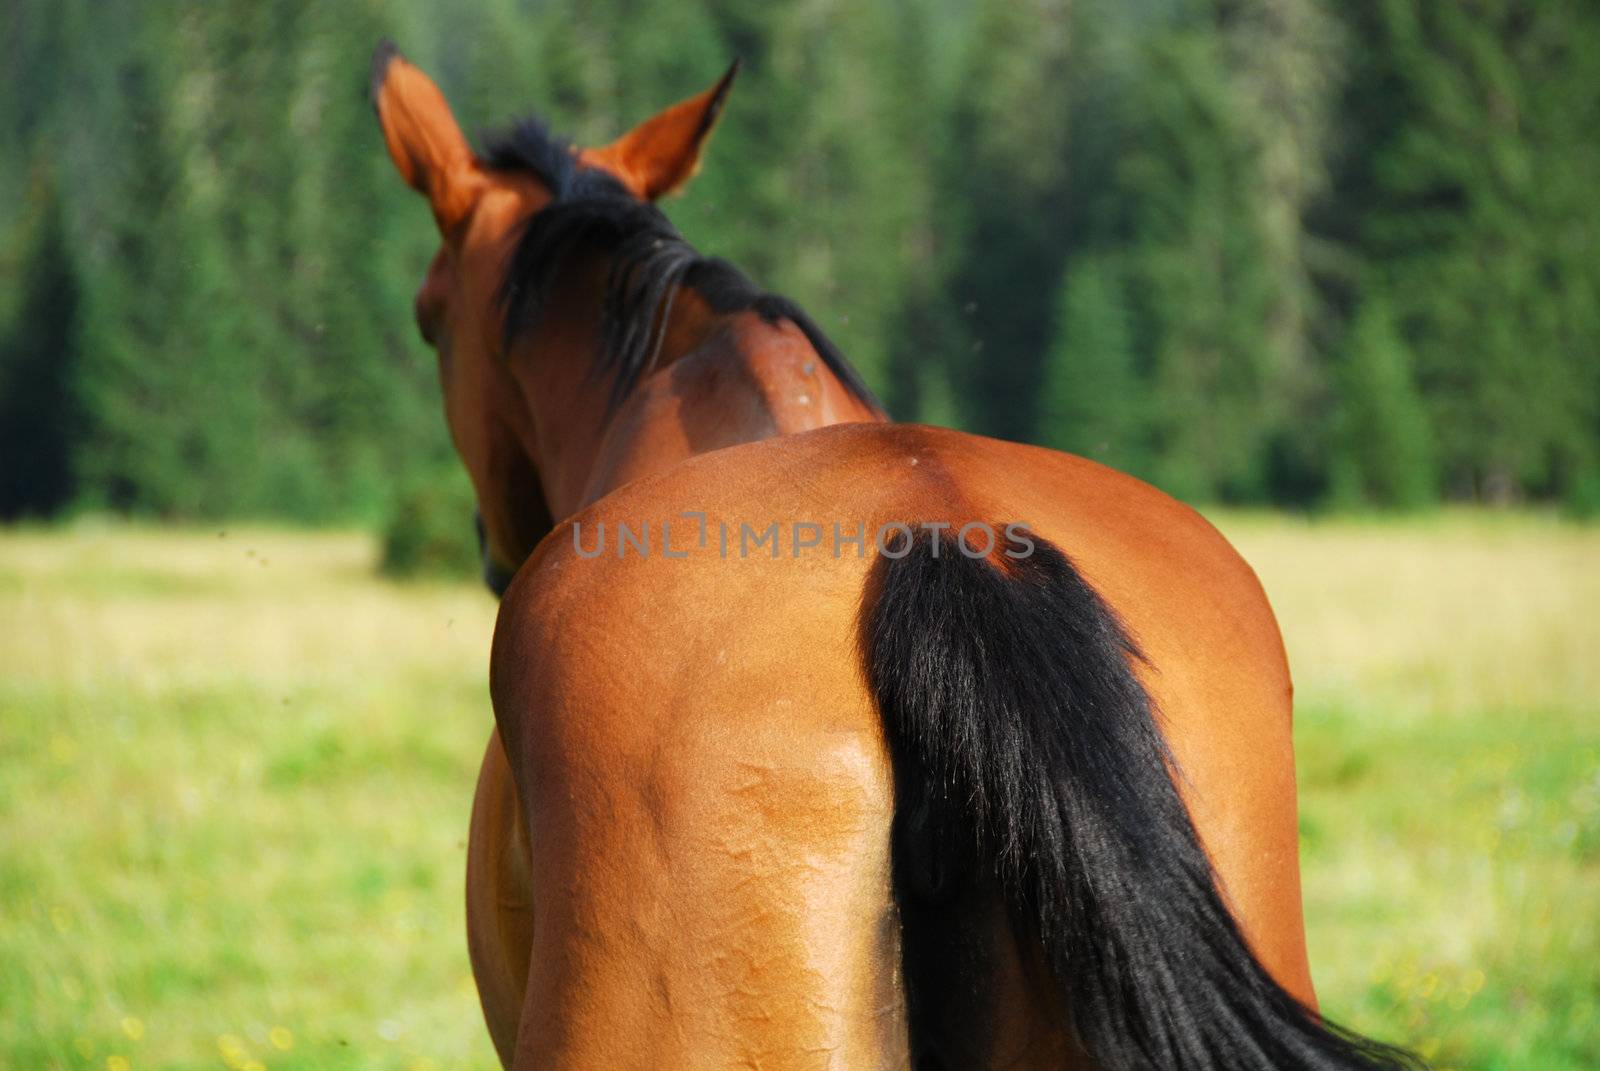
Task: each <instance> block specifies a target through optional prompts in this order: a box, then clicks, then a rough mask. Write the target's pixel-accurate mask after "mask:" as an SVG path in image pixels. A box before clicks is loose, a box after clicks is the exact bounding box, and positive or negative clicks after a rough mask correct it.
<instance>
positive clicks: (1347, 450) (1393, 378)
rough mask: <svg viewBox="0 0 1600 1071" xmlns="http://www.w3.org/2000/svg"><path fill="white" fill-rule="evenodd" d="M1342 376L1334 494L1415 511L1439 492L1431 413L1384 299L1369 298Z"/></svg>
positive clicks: (1353, 502) (1348, 343) (1344, 502)
mask: <svg viewBox="0 0 1600 1071" xmlns="http://www.w3.org/2000/svg"><path fill="white" fill-rule="evenodd" d="M1337 382H1338V386H1339V391H1338V397H1339V402H1338V411H1337V413H1336V416H1335V419H1334V455H1333V481H1332V500H1333V502H1334V504H1336V505H1339V506H1343V507H1347V508H1348V507H1353V506H1395V507H1399V508H1402V509H1415V508H1417V507H1420V506H1425V505H1427V504H1428V503H1430V502H1432V501H1434V499H1435V497H1436V495H1437V493H1438V492H1437V488H1436V476H1435V469H1434V459H1433V444H1432V437H1431V433H1430V430H1429V427H1428V417H1427V412H1426V410H1425V408H1424V406H1423V404H1422V399H1421V397H1420V396H1419V395H1418V393H1417V388H1416V384H1415V383H1414V382H1413V380H1412V375H1411V357H1410V353H1409V352H1408V350H1407V349H1406V346H1405V343H1404V342H1403V341H1402V340H1401V338H1400V335H1399V333H1398V331H1397V330H1396V328H1395V324H1394V320H1393V317H1392V315H1391V313H1390V311H1389V308H1388V306H1387V305H1386V304H1385V303H1384V302H1383V300H1382V299H1381V298H1369V299H1368V300H1367V301H1365V302H1363V303H1362V305H1361V307H1360V310H1359V311H1358V312H1357V314H1356V318H1355V321H1354V322H1353V323H1352V324H1351V327H1350V332H1349V337H1348V338H1347V339H1346V340H1345V347H1344V352H1343V355H1342V358H1341V361H1340V366H1339V371H1338V377H1337Z"/></svg>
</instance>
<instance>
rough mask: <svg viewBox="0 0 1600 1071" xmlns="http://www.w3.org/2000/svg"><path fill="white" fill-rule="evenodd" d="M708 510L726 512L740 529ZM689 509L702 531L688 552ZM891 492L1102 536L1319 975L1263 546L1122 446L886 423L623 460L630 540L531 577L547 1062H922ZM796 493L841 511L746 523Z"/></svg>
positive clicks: (533, 1060)
mask: <svg viewBox="0 0 1600 1071" xmlns="http://www.w3.org/2000/svg"><path fill="white" fill-rule="evenodd" d="M682 511H704V512H705V513H706V514H707V519H708V522H709V523H710V525H711V528H712V531H711V534H710V539H709V546H707V547H705V548H695V547H694V546H693V544H694V543H695V540H694V538H693V532H694V522H692V521H687V520H685V521H682V526H681V527H679V516H678V515H679V514H680V513H681V512H682ZM663 519H666V520H668V521H671V522H673V531H672V545H673V547H674V548H675V549H678V548H684V547H685V546H686V545H688V547H689V549H691V551H692V552H691V553H690V556H689V558H688V559H687V560H677V559H669V558H666V557H664V556H663V554H662V553H661V551H662V546H661V532H660V529H659V523H660V521H662V520H663ZM889 519H898V520H904V521H907V522H911V523H916V522H918V521H921V520H935V519H937V520H945V521H955V522H960V521H963V520H969V519H970V520H984V521H990V522H999V523H1005V522H1009V521H1024V522H1028V523H1029V525H1030V526H1031V528H1032V530H1033V531H1034V532H1035V533H1038V534H1039V535H1042V536H1044V537H1045V538H1048V539H1049V540H1051V541H1052V542H1053V543H1055V544H1056V545H1057V546H1059V547H1060V548H1061V549H1062V550H1064V551H1065V552H1066V553H1067V554H1069V555H1070V556H1071V557H1072V558H1073V559H1074V560H1075V561H1076V563H1077V564H1078V567H1079V568H1080V569H1081V570H1082V572H1083V574H1084V575H1085V577H1086V578H1088V579H1089V580H1090V581H1091V582H1092V583H1093V584H1095V586H1096V587H1097V588H1098V589H1099V590H1100V592H1101V594H1102V596H1103V597H1104V598H1105V599H1106V600H1107V601H1108V602H1109V603H1110V604H1111V605H1112V606H1113V607H1114V608H1115V609H1116V610H1117V611H1118V612H1119V613H1120V614H1121V616H1122V617H1123V618H1124V620H1125V622H1126V624H1127V626H1128V628H1129V630H1130V632H1131V633H1132V634H1133V636H1134V637H1135V638H1136V639H1137V641H1138V642H1139V643H1140V645H1141V646H1142V648H1143V650H1144V653H1145V655H1146V656H1147V657H1148V659H1149V663H1150V665H1149V668H1148V670H1146V671H1142V676H1143V677H1144V680H1145V682H1146V684H1147V686H1148V688H1149V689H1150V691H1151V692H1152V695H1153V697H1154V698H1155V700H1156V701H1157V703H1158V705H1159V707H1160V709H1161V713H1162V716H1163V725H1164V728H1165V731H1166V733H1167V735H1168V738H1169V740H1170V741H1171V744H1172V746H1173V749H1174V751H1175V753H1176V755H1177V758H1178V760H1179V762H1180V763H1181V764H1182V767H1183V770H1184V775H1185V778H1186V782H1185V783H1184V785H1183V786H1182V787H1183V791H1184V795H1185V799H1186V801H1187V802H1188V803H1189V805H1190V808H1191V811H1192V812H1193V814H1194V817H1195V819H1196V824H1197V826H1198V828H1199V830H1200V833H1201V836H1202V839H1203V841H1204V843H1205V845H1206V847H1207V849H1208V851H1209V852H1210V854H1211V856H1212V858H1213V861H1214V864H1215V866H1216V869H1217V871H1218V873H1219V875H1220V877H1221V879H1222V883H1223V886H1224V888H1225V890H1226V893H1227V896H1228V898H1229V901H1230V905H1231V906H1232V907H1233V909H1234V911H1235V913H1236V915H1237V916H1238V917H1239V919H1240V921H1241V922H1242V924H1243V925H1244V928H1245V930H1246V932H1247V934H1248V936H1249V937H1250V939H1251V941H1252V943H1253V945H1254V947H1255V948H1256V950H1257V953H1258V954H1259V955H1260V956H1261V958H1262V960H1263V962H1264V963H1265V964H1266V966H1267V967H1268V969H1269V970H1271V971H1272V973H1273V974H1274V975H1276V976H1277V977H1278V978H1279V979H1280V981H1282V982H1283V984H1284V985H1285V986H1287V987H1288V988H1289V989H1290V991H1291V992H1294V993H1295V994H1296V995H1298V996H1300V997H1301V998H1302V999H1306V1000H1309V999H1310V984H1309V975H1308V972H1307V969H1306V964H1305V956H1304V947H1303V935H1302V930H1301V916H1300V897H1299V877H1298V863H1297V850H1296V831H1295V803H1294V780H1293V761H1292V750H1291V743H1290V719H1289V708H1288V703H1289V696H1288V678H1287V673H1286V670H1285V668H1284V663H1283V656H1282V649H1281V646H1280V644H1279V641H1278V637H1277V632H1276V628H1275V626H1274V625H1273V623H1272V619H1271V614H1270V611H1269V610H1268V609H1267V607H1266V603H1265V601H1264V599H1263V598H1262V596H1261V593H1260V590H1259V587H1258V586H1257V585H1256V583H1255V579H1254V576H1253V575H1252V574H1251V573H1250V571H1249V570H1248V568H1247V567H1245V566H1244V565H1243V563H1242V562H1240V561H1239V559H1238V557H1237V556H1236V555H1234V554H1233V553H1232V551H1231V550H1230V549H1229V548H1228V547H1227V545H1226V543H1225V542H1223V541H1222V539H1221V537H1220V536H1218V535H1217V534H1216V533H1215V532H1214V531H1213V530H1212V529H1211V528H1210V527H1209V526H1208V525H1206V524H1205V522H1204V521H1203V520H1201V519H1199V518H1198V516H1197V515H1195V514H1193V513H1192V511H1189V510H1187V509H1186V508H1185V507H1182V506H1180V505H1178V504H1177V503H1175V502H1172V501H1171V500H1170V499H1167V498H1166V497H1165V496H1162V495H1160V494H1159V493H1158V492H1155V491H1154V490H1153V489H1150V488H1148V487H1146V486H1145V485H1143V484H1140V483H1138V482H1137V481H1133V480H1131V479H1128V478H1127V477H1122V476H1119V475H1117V474H1115V473H1111V472H1110V471H1109V470H1105V469H1103V468H1101V467H1099V466H1095V465H1092V464H1089V463H1087V462H1083V461H1080V460H1078V459H1073V458H1067V457H1064V456H1062V455H1059V454H1054V453H1050V452H1048V451H1042V450H1035V449H1032V448H1027V447H1020V446H1015V445H1012V444H1006V443H997V442H993V441H991V440H982V439H976V438H973V437H970V436H964V435H960V434H958V433H954V432H944V431H935V430H932V429H923V428H910V427H894V426H854V427H851V428H837V429H827V430H824V431H821V432H816V433H810V434H807V435H802V436H792V437H786V438H784V439H781V440H773V441H768V442H764V443H758V444H753V445H750V446H745V447H738V448H735V449H734V450H729V451H722V452H719V453H717V454H713V455H708V456H706V457H703V458H699V459H695V460H693V461H690V462H688V463H686V464H685V465H683V466H681V467H680V468H678V469H676V470H674V471H673V472H671V473H668V474H665V475H663V476H660V477H653V478H650V479H646V480H642V481H639V482H638V483H635V484H633V485H630V486H629V487H626V488H623V489H621V490H620V491H618V492H615V493H614V494H612V495H611V496H608V497H607V498H606V499H605V500H603V501H602V502H600V503H597V504H596V505H595V506H594V507H591V508H590V509H589V510H586V511H585V512H584V513H582V514H580V515H579V520H580V521H582V522H583V524H584V529H583V532H582V544H583V545H584V546H585V548H589V547H592V546H593V545H594V541H595V540H596V539H598V538H599V530H598V525H599V524H600V523H601V522H602V521H604V522H605V523H606V524H607V533H606V536H605V540H604V551H603V553H602V554H601V555H600V556H599V557H597V558H594V559H592V560H590V559H586V558H584V557H581V556H580V555H578V554H577V553H576V551H575V550H574V548H573V544H572V538H571V535H572V534H571V532H570V531H569V530H568V529H566V528H559V529H558V530H557V532H556V534H555V535H554V536H553V537H552V539H551V540H549V541H547V543H546V544H545V545H544V546H543V547H542V548H541V550H540V552H539V553H538V554H536V556H535V559H534V561H533V562H532V563H531V564H530V566H529V567H527V568H526V569H524V571H523V573H522V574H521V576H520V577H519V579H518V582H517V584H516V585H515V586H514V587H513V588H512V590H511V592H509V593H508V596H507V601H506V604H505V608H504V610H503V612H502V617H501V622H500V625H499V627H498V629H497V631H496V637H495V656H494V680H493V690H494V698H495V707H496V717H497V720H498V722H499V724H500V729H501V732H502V734H503V736H504V739H505V741H506V745H507V753H508V756H509V758H510V761H511V765H512V768H513V770H514V772H515V776H516V779H517V784H518V787H519V788H520V790H521V792H522V794H523V805H524V809H525V810H524V813H525V815H526V817H527V819H528V822H529V824H530V828H531V829H532V831H533V838H532V840H533V857H532V878H531V881H532V885H533V892H534V895H533V906H534V910H533V917H534V927H533V935H532V944H533V948H532V957H531V961H532V962H531V969H530V971H529V975H528V996H527V1000H526V1003H525V1005H524V1010H523V1015H522V1018H523V1024H522V1029H521V1034H520V1040H519V1050H518V1051H519V1053H520V1054H521V1056H522V1059H523V1060H524V1061H525V1062H526V1065H527V1066H539V1067H552V1066H555V1067H560V1066H572V1067H577V1066H584V1067H593V1066H607V1067H628V1066H652V1067H671V1066H713V1065H714V1066H724V1065H729V1064H738V1063H741V1062H744V1063H749V1062H759V1063H761V1064H763V1065H764V1066H815V1067H827V1066H836V1067H851V1068H854V1067H870V1066H903V1065H904V1063H905V1061H906V1053H905V1025H904V1010H903V1007H902V1004H903V1001H902V998H901V996H900V994H899V993H898V979H897V969H898V959H899V949H898V930H897V924H896V916H895V913H894V908H893V901H892V897H891V890H890V885H889V836H888V834H889V827H890V820H891V817H892V780H891V775H890V770H889V767H888V761H887V758H886V754H885V751H884V747H883V742H882V741H883V738H882V729H881V726H880V724H879V721H878V716H877V712H876V707H875V704H874V702H873V700H872V698H871V696H870V695H869V694H868V692H867V690H866V685H865V681H864V678H863V675H862V670H861V665H860V653H859V650H858V648H857V619H858V613H859V610H860V606H861V598H862V590H863V585H864V582H865V577H866V573H867V568H868V566H869V565H870V558H867V559H863V558H857V557H856V556H855V554H854V550H853V548H851V547H848V546H847V547H846V549H845V552H844V553H843V554H842V555H841V556H839V557H835V556H834V555H833V553H832V550H833V547H832V543H831V536H832V532H831V525H832V523H833V522H834V521H836V520H837V521H839V522H841V523H842V524H843V526H844V528H845V529H846V530H847V531H849V530H852V529H853V528H854V527H855V525H856V524H857V523H858V522H864V523H867V524H868V525H876V524H880V523H882V522H883V521H884V520H889ZM718 521H723V522H726V523H728V524H729V525H731V526H732V532H733V539H732V542H731V545H730V548H729V552H728V555H727V556H726V557H723V556H722V555H721V554H720V553H719V550H718V547H717V542H718V536H717V533H716V525H717V522H718ZM772 521H778V522H780V525H781V526H787V525H791V524H792V523H793V522H795V521H802V522H814V523H817V524H820V525H822V526H823V527H824V529H825V532H826V535H827V537H828V538H827V540H826V541H825V542H824V543H823V545H822V547H821V548H820V549H819V550H811V551H807V552H805V553H803V554H802V555H801V556H800V557H799V558H795V557H793V556H792V548H791V545H790V536H789V535H788V534H787V533H786V534H784V536H783V544H782V553H781V556H780V557H779V558H777V559H773V558H771V557H769V556H768V553H769V552H768V550H767V548H766V547H765V546H762V547H759V548H757V549H756V551H755V552H754V553H753V554H751V556H749V557H742V556H741V554H740V545H739V533H740V529H739V526H740V524H741V523H749V524H750V525H751V526H752V527H753V528H754V529H756V530H758V531H759V530H762V529H764V528H765V527H766V526H767V525H768V524H769V523H770V522H772ZM618 522H626V523H628V524H629V525H630V526H631V527H632V529H633V530H634V531H635V532H637V531H638V530H639V528H640V526H641V525H642V524H644V523H645V522H648V523H649V525H650V529H651V537H650V538H651V540H652V542H651V550H652V553H651V556H650V557H649V558H648V559H645V558H641V557H640V556H639V555H638V553H637V551H636V550H635V549H634V548H633V547H632V546H630V547H629V548H628V550H627V553H626V556H625V557H620V558H619V557H618V547H619V542H618V540H617V538H616V536H617V532H616V528H615V525H616V524H617V523H618ZM869 538H870V537H869ZM973 627H974V628H982V627H983V623H982V622H974V623H973Z"/></svg>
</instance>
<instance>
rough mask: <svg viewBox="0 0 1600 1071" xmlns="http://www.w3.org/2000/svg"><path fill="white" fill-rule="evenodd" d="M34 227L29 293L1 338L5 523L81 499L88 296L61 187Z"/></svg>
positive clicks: (0, 468)
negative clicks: (81, 345) (84, 306)
mask: <svg viewBox="0 0 1600 1071" xmlns="http://www.w3.org/2000/svg"><path fill="white" fill-rule="evenodd" d="M43 200H44V204H43V205H42V206H40V208H39V209H38V212H37V216H38V218H36V219H34V220H31V221H30V223H31V224H32V230H33V232H34V233H33V235H31V236H30V237H31V239H32V240H31V241H30V243H29V245H28V246H27V247H26V254H25V255H26V257H27V263H28V270H27V274H26V275H25V276H23V278H22V293H21V296H20V301H19V302H18V305H17V308H16V310H15V311H14V312H13V313H12V315H11V318H10V327H9V328H8V329H7V330H6V331H5V333H4V334H3V335H0V459H3V461H0V519H3V520H12V519H14V518H17V517H22V516H49V515H50V514H52V513H55V512H57V511H59V510H61V509H62V508H64V507H65V506H67V505H68V504H69V503H70V502H71V500H72V496H73V492H74V489H75V487H74V482H73V473H72V462H73V453H74V442H73V437H74V434H75V433H76V431H77V430H78V419H77V407H76V402H75V398H74V395H73V389H72V375H73V363H74V362H75V361H76V360H77V357H78V353H79V349H78V340H77V337H76V333H77V329H78V306H79V302H80V301H81V295H80V293H79V287H78V277H77V272H76V269H75V268H74V267H73V264H72V261H71V254H70V252H69V250H68V248H67V237H66V234H65V233H64V232H63V231H62V225H61V208H60V205H59V203H58V202H57V200H56V194H55V190H54V188H53V187H52V188H48V189H47V191H46V192H45V193H44V194H43Z"/></svg>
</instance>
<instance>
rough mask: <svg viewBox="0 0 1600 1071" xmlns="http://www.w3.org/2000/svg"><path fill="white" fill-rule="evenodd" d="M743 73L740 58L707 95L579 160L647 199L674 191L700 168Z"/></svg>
mask: <svg viewBox="0 0 1600 1071" xmlns="http://www.w3.org/2000/svg"><path fill="white" fill-rule="evenodd" d="M738 73H739V61H738V60H734V61H733V66H731V67H729V68H728V73H727V74H725V75H723V76H722V78H721V79H719V80H718V82H717V84H716V85H714V86H712V87H711V88H710V89H708V90H706V91H705V92H704V93H699V94H696V95H695V96H692V97H690V98H689V99H688V100H685V101H680V102H678V103H677V104H674V105H673V106H672V107H670V108H668V109H667V110H666V111H664V112H661V113H659V114H657V115H655V116H652V117H651V118H649V119H646V120H645V121H644V122H642V123H640V124H639V125H638V126H636V127H634V128H633V129H632V130H630V131H628V132H627V133H626V134H624V135H622V137H620V138H618V139H617V140H616V141H613V142H612V143H611V144H610V145H607V146H605V147H604V148H600V149H584V150H583V152H582V153H581V154H580V157H579V158H580V159H581V160H582V161H583V162H584V163H586V164H593V165H597V166H599V167H603V168H605V169H606V170H607V171H609V172H611V173H612V174H613V175H616V176H617V177H618V178H619V179H621V180H622V181H623V183H624V184H625V185H626V186H627V187H628V189H630V190H632V191H633V193H634V194H635V195H636V196H638V197H641V198H643V199H644V200H646V201H654V200H655V199H656V198H657V197H660V196H662V195H663V194H667V193H671V192H672V191H673V190H675V189H677V188H678V187H679V186H682V185H683V184H684V183H685V182H687V181H689V179H691V178H693V177H694V173H695V172H696V171H698V170H699V169H700V150H701V149H702V148H704V146H705V143H706V138H707V137H708V136H709V135H710V134H711V128H712V127H713V126H715V125H716V122H717V116H719V115H721V114H722V102H723V101H724V100H726V99H727V96H728V89H729V87H730V86H732V85H733V76H734V75H736V74H738Z"/></svg>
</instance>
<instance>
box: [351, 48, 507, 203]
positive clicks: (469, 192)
mask: <svg viewBox="0 0 1600 1071" xmlns="http://www.w3.org/2000/svg"><path fill="white" fill-rule="evenodd" d="M372 106H373V108H374V109H375V110H376V111H377V113H378V125H379V126H380V127H382V128H383V140H384V143H385V144H386V145H387V146H388V147H389V158H390V159H391V160H393V161H394V166H395V170H397V171H399V172H400V177H401V178H403V179H405V181H406V183H407V184H408V185H409V186H411V188H412V189H415V190H417V191H418V192H420V193H422V194H423V195H424V196H426V197H427V198H428V203H429V204H430V205H431V206H432V207H433V218H434V219H435V220H436V221H437V222H438V224H439V230H440V232H441V233H444V234H449V233H450V231H451V230H453V229H454V228H455V226H456V224H458V223H460V222H461V221H462V220H463V219H465V218H466V217H467V215H468V213H470V212H471V211H472V206H473V204H474V203H475V202H476V201H477V199H478V194H479V193H480V192H482V190H483V186H484V180H483V171H482V170H481V169H480V168H479V167H478V160H477V157H475V156H474V155H473V153H472V148H471V147H470V146H469V145H468V144H467V139H466V138H464V137H462V136H461V128H460V127H459V126H457V125H456V120H455V117H454V116H452V115H451V114H450V105H448V104H446V103H445V101H444V94H443V93H440V92H439V87H438V86H436V85H434V84H433V80H432V79H430V78H429V77H428V76H427V75H425V74H423V73H422V72H421V71H420V70H418V69H417V68H416V67H414V66H412V65H411V64H410V63H409V62H407V61H406V58H405V57H404V56H402V55H401V54H400V50H399V49H397V48H395V46H394V42H392V41H387V40H386V41H383V42H381V43H380V44H379V45H378V48H377V51H375V52H374V53H373V54H372Z"/></svg>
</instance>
